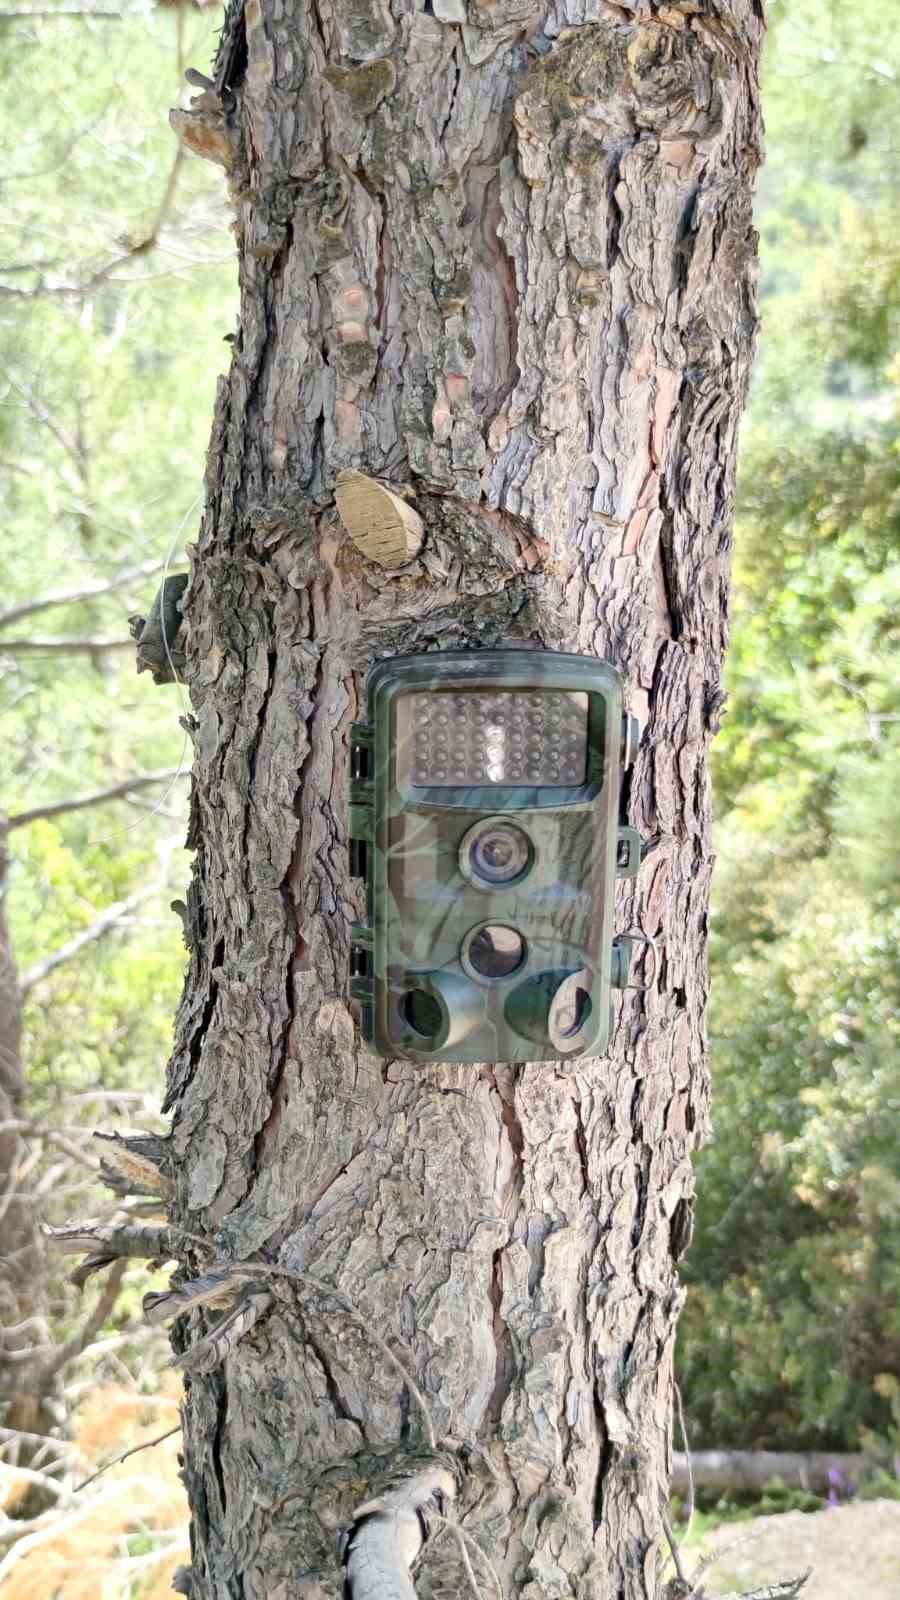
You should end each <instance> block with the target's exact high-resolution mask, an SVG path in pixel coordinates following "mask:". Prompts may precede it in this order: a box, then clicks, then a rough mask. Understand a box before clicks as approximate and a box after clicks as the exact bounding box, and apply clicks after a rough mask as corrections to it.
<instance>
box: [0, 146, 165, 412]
mask: <svg viewBox="0 0 900 1600" xmlns="http://www.w3.org/2000/svg"><path fill="white" fill-rule="evenodd" d="M184 158H185V157H184V150H183V148H182V146H181V144H180V143H179V144H178V145H177V146H176V149H175V155H174V157H173V160H172V165H171V167H170V169H169V173H168V176H167V178H166V183H165V188H164V189H163V194H162V199H161V201H160V203H159V206H158V207H157V210H156V214H155V216H154V218H153V221H152V222H151V224H150V230H149V232H148V233H146V234H144V236H143V237H142V238H140V239H136V240H135V241H134V243H133V244H130V245H129V246H128V247H127V249H125V250H123V251H122V252H121V253H120V254H119V255H117V256H111V257H110V259H109V260H108V261H105V262H103V264H102V266H99V267H97V268H95V270H94V271H93V272H92V273H90V275H89V276H88V277H87V278H85V280H84V282H83V283H57V284H49V283H42V282H40V281H39V282H38V284H37V286H36V287H35V288H34V289H14V288H11V287H10V286H9V285H8V284H0V295H2V296H4V297H6V298H7V299H13V300H37V299H40V298H41V297H50V296H58V297H59V298H61V299H74V300H84V299H86V298H87V296H88V295H90V294H92V293H93V292H94V290H95V289H99V288H100V287H101V286H102V285H103V284H105V283H124V282H128V281H129V280H128V279H127V278H117V277H115V276H114V274H115V272H116V269H117V268H118V267H121V266H124V265H125V264H126V263H127V262H129V261H133V260H135V259H136V258H137V257H138V256H145V255H149V254H150V252H151V251H152V250H155V249H156V246H157V245H158V244H159V236H160V233H161V232H162V229H163V225H164V223H165V221H166V217H167V215H168V213H169V211H170V209H171V206H172V202H173V200H174V198H175V191H176V189H177V187H178V177H179V174H180V172H181V167H182V164H183V162H184ZM10 381H11V382H13V386H14V387H16V388H18V387H19V386H18V385H17V384H16V383H15V381H14V380H10ZM19 392H20V393H22V390H21V389H20V390H19Z"/></svg>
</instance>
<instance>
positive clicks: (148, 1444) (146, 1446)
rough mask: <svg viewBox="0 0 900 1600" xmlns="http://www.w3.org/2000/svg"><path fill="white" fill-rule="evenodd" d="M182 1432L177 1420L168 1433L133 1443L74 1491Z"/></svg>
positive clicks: (79, 1484)
mask: <svg viewBox="0 0 900 1600" xmlns="http://www.w3.org/2000/svg"><path fill="white" fill-rule="evenodd" d="M180 1432H181V1423H180V1422H176V1424H175V1426H174V1428H169V1430H168V1432H167V1433H158V1434H157V1436H156V1438H155V1439H145V1440H144V1443H143V1444H133V1445H132V1446H131V1449H130V1450H123V1451H122V1454H121V1455H120V1456H113V1458H112V1460H111V1461H105V1462H104V1464H103V1466H102V1467H98V1468H97V1471H96V1472H92V1473H91V1475H90V1477H89V1478H84V1479H83V1480H82V1482H81V1483H76V1485H75V1487H74V1489H73V1490H72V1493H73V1494H80V1493H81V1490H82V1489H86V1488H87V1486H88V1484H89V1483H94V1482H95V1481H96V1480H97V1478H102V1476H103V1474H104V1472H108V1471H109V1469H110V1467H117V1466H118V1465H119V1462H120V1461H127V1460H128V1457H129V1456H136V1455H137V1454H138V1452H139V1451H141V1450H152V1449H153V1446H154V1445H157V1444H162V1443H163V1442H164V1440H166V1439H171V1438H172V1437H173V1435H174V1434H176V1433H180Z"/></svg>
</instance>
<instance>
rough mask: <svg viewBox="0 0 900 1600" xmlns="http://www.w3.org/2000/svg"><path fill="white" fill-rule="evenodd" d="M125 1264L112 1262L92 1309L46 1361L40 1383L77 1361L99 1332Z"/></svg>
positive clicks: (113, 1302) (109, 1312) (112, 1307)
mask: <svg viewBox="0 0 900 1600" xmlns="http://www.w3.org/2000/svg"><path fill="white" fill-rule="evenodd" d="M126 1266H127V1262H126V1261H122V1260H119V1261H115V1262H114V1263H113V1267H112V1271H111V1272H110V1274H109V1276H108V1278H107V1280H106V1283H105V1284H104V1287H103V1292H102V1294H100V1295H99V1296H98V1298H97V1304H96V1305H95V1306H94V1309H93V1311H92V1312H91V1314H90V1316H89V1317H88V1318H87V1319H86V1321H85V1323H84V1326H83V1327H82V1328H81V1330H80V1331H79V1332H78V1333H76V1334H75V1336H74V1337H73V1338H72V1339H69V1340H68V1342H67V1343H66V1344H64V1345H63V1347H62V1349H61V1350H59V1351H57V1353H56V1355H55V1356H54V1357H53V1359H52V1361H48V1363H47V1365H46V1367H45V1368H44V1370H43V1372H42V1374H41V1382H42V1384H46V1385H49V1383H50V1381H51V1379H53V1378H55V1377H56V1374H57V1373H58V1372H62V1369H63V1367H67V1366H68V1365H69V1362H70V1361H77V1359H78V1357H79V1356H80V1355H83V1354H84V1352H85V1350H86V1349H87V1347H88V1345H89V1344H90V1343H91V1340H92V1339H93V1338H94V1337H95V1336H96V1335H97V1334H98V1333H99V1332H100V1329H101V1328H102V1327H103V1324H104V1323H105V1322H106V1320H107V1318H108V1317H111V1316H112V1314H113V1311H114V1310H115V1306H116V1301H117V1300H118V1298H119V1291H120V1290H121V1288H122V1279H123V1278H124V1276H125V1268H126Z"/></svg>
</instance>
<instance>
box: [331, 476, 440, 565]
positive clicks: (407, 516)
mask: <svg viewBox="0 0 900 1600" xmlns="http://www.w3.org/2000/svg"><path fill="white" fill-rule="evenodd" d="M334 498H335V503H336V505H337V509H338V516H339V517H340V519H341V522H342V523H343V524H344V527H345V528H346V530H347V532H348V533H349V535H350V537H351V539H352V540H353V543H354V544H355V545H356V548H357V550H360V551H361V552H362V554H363V555H364V556H365V557H366V559H367V560H368V561H375V562H377V564H378V565H379V566H380V567H403V566H405V565H406V563H407V562H408V561H413V560H414V559H415V557H416V556H417V555H418V554H419V551H420V550H421V548H422V545H423V543H424V540H425V524H424V522H423V521H422V518H421V517H420V516H419V513H418V512H417V511H414V510H413V508H412V506H410V505H407V503H406V501H405V500H403V499H401V497H400V495H398V494H395V493H394V492H393V490H392V489H387V488H385V486H384V484H383V483H379V482H378V481H377V479H376V478H367V477H366V475H365V473H364V472H351V471H349V470H347V471H344V472H339V473H338V476H337V487H336V488H335V491H334Z"/></svg>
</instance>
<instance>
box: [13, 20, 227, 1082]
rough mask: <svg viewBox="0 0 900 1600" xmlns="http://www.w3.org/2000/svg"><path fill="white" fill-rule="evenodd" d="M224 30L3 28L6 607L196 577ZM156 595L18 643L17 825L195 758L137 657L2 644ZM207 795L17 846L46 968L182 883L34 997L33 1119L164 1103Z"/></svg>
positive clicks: (86, 624) (175, 25) (128, 591)
mask: <svg viewBox="0 0 900 1600" xmlns="http://www.w3.org/2000/svg"><path fill="white" fill-rule="evenodd" d="M219 23H220V18H219V17H218V16H216V15H215V14H213V15H212V16H210V14H209V13H206V14H205V15H201V14H199V13H196V12H188V11H184V12H177V13H176V12H172V11H167V10H158V9H146V10H141V11H140V12H133V13H131V14H128V15H125V16H123V17H122V18H120V19H118V20H117V19H115V18H112V19H109V20H102V21H100V20H98V21H93V22H92V21H87V20H85V18H83V17H72V18H70V19H65V18H59V17H57V18H53V19H44V20H42V19H41V18H33V19H28V20H23V19H16V20H15V21H9V20H8V21H6V22H0V51H2V52H3V54H4V55H5V57H6V61H7V65H8V69H9V71H8V76H7V82H8V92H7V94H6V95H5V96H4V100H3V104H2V105H0V124H2V125H3V126H2V134H0V138H3V142H4V146H5V148H7V149H10V150H13V149H14V150H15V152H16V154H15V159H14V161H12V162H8V163H7V169H8V175H7V176H6V177H5V178H4V180H3V186H2V191H0V208H2V220H3V224H4V246H3V252H2V259H0V458H2V463H3V465H4V466H7V467H8V468H9V470H8V471H0V516H2V525H3V530H4V532H3V539H4V545H5V548H6V551H7V552H8V556H9V560H8V561H7V562H6V563H5V567H6V568H7V569H8V573H9V581H8V582H7V584H6V585H5V592H4V595H3V599H2V607H3V608H5V607H8V606H9V607H11V606H13V605H15V604H16V603H18V602H22V601H30V600H32V599H34V598H36V597H40V596H42V595H45V594H50V593H53V592H54V591H59V590H63V591H70V590H78V589H79V588H80V587H81V586H82V585H83V584H84V583H91V582H94V581H98V580H99V581H104V580H107V581H108V580H110V579H113V578H115V577H117V576H118V575H119V574H120V573H122V572H127V571H128V570H129V569H132V568H135V567H137V566H139V565H140V564H141V563H143V562H146V561H148V560H156V561H157V562H159V563H163V562H166V561H168V560H170V559H174V560H182V561H183V550H184V544H185V540H186V539H187V538H188V537H189V536H190V534H191V532H192V531H193V527H194V526H195V525H196V521H197V519H198V517H199V508H200V503H201V499H200V495H201V482H200V478H201V472H202V465H203V460H204V454H205V448H206V442H207V438H208V432H209V419H210V416H211V412H212V403H213V392H214V386H215V380H216V375H217V373H218V372H219V371H220V370H221V369H222V367H223V366H224V364H225V357H226V355H227V347H226V346H224V345H223V343H222V338H223V335H224V334H226V333H227V332H229V331H230V328H231V326H232V325H233V313H234V306H235V282H234V279H235V272H234V263H233V249H232V245H231V240H230V236H229V221H230V218H229V215H228V211H227V206H226V203H225V197H224V184H223V181H222V177H221V174H219V173H218V172H216V171H215V170H214V169H213V168H211V167H210V166H209V165H208V164H207V163H205V162H201V161H198V160H196V159H195V158H186V157H182V156H180V155H179V153H178V147H177V144H176V141H175V138H174V135H173V134H172V132H171V130H170V129H169V127H168V122H167V108H168V106H169V105H171V104H174V103H175V102H176V101H177V98H178V96H179V93H180V92H181V89H182V87H183V85H182V82H181V80H182V76H183V70H184V67H185V65H186V64H187V62H188V61H195V62H199V64H201V65H204V66H205V65H206V63H207V61H208V60H209V58H210V56H211V53H212V50H213V48H214V41H215V34H216V30H217V28H218V26H219ZM10 91H11V92H10ZM23 104H25V105H27V106H28V107H29V115H28V117H27V118H23V117H22V115H21V107H22V105H23ZM3 136H5V137H3ZM148 240H149V241H150V244H149V246H147V247H146V248H145V244H146V241H148ZM154 240H155V243H154V242H153V241H154ZM158 582H159V576H158V575H156V574H153V575H148V576H147V577H146V578H137V579H136V580H135V581H134V582H133V583H131V584H130V585H128V586H126V587H123V588H121V589H118V590H115V591H114V592H112V593H110V594H108V595H106V596H104V597H102V598H98V599H96V600H92V601H89V602H84V601H81V602H78V603H76V604H72V605H68V606H62V607H54V608H52V609H49V610H46V611H43V612H40V613H38V614H35V615H34V616H33V617H29V618H27V619H25V620H23V621H22V622H21V623H19V624H15V625H13V626H11V627H10V628H9V629H8V630H0V667H2V676H3V683H2V688H0V716H2V718H3V735H4V745H5V748H6V749H7V750H9V751H11V752H12V760H11V762H10V764H9V769H8V770H7V772H6V774H5V783H4V787H3V794H2V801H0V803H2V805H3V807H4V808H5V809H6V810H8V811H9V812H10V813H15V812H16V811H18V810H20V809H25V808H31V807H34V806H36V805H39V804H41V803H42V802H52V801H55V800H59V799H68V798H71V797H73V796H74V795H76V794H80V793H90V792H91V791H92V790H96V789H102V788H105V787H107V786H109V785H110V784H113V783H116V782H118V781H120V780H122V779H125V778H128V777H130V776H132V775H134V774H136V773H140V772H141V771H145V770H158V769H165V768H175V767H177V766H178V765H180V764H182V763H183V762H184V760H185V758H186V756H188V754H189V753H188V751H187V741H186V739H185V736H184V734H183V732H182V730H181V728H180V727H179V726H178V718H179V716H180V715H181V714H183V712H184V711H185V710H186V709H187V706H186V701H185V700H184V696H183V691H181V690H178V689H177V688H173V687H168V688H164V689H160V688H157V687H155V686H154V685H153V684H152V682H151V680H150V678H149V676H148V675H144V676H142V677H140V678H139V677H137V676H136V674H135V671H134V656H133V652H132V651H130V650H128V651H122V652H121V653H109V654H102V655H97V656H90V655H84V656H62V655H56V654H47V655H46V656H34V655H17V654H16V653H14V652H13V653H10V654H8V655H5V654H4V653H3V651H2V645H3V642H4V639H5V638H6V637H7V636H10V637H13V638H16V637H32V638H44V637H47V636H51V637H55V636H78V637H87V638H97V639H110V638H118V639H123V638H127V636H128V628H127V618H128V616H129V613H131V612H134V611H140V612H142V613H145V612H146V611H147V609H148V608H149V605H150V602H151V600H152V597H153V593H154V591H155V589H156V587H157V585H158ZM186 792H187V785H186V783H184V782H181V781H179V782H176V783H174V784H173V785H172V786H171V788H170V791H169V792H166V789H165V786H163V785H161V786H160V787H159V788H154V789H146V790H143V791H141V793H140V794H139V795H135V796H134V799H133V802H132V803H130V804H128V803H122V802H119V803H117V804H108V805H105V806H103V807H100V808H96V809H91V810H88V811H83V812H73V813H72V814H71V815H63V816H60V817H58V818H55V819H53V820H52V821H42V822H37V823H34V824H32V825H30V826H28V827H24V828H21V829H17V830H15V831H14V832H13V833H12V834H11V836H10V843H11V847H12V850H13V865H12V871H11V883H10V895H9V906H10V918H11V924H12V932H13V941H14V948H15V952H16V957H17V961H18V964H19V966H20V969H21V970H23V971H24V970H27V969H29V968H30V967H32V965H33V964H35V963H37V962H39V961H41V960H43V959H45V958H46V957H47V955H48V954H49V953H51V952H52V951H54V950H56V949H58V948H60V947H62V946H64V945H65V944H66V943H67V942H68V941H69V940H71V939H72V938H73V937H74V936H76V935H77V934H79V933H80V932H83V931H84V930H85V929H87V928H89V927H90V926H91V924H93V923H94V922H95V921H96V919H97V917H98V916H99V915H100V914H101V913H102V912H103V911H104V910H105V909H106V908H107V907H109V906H110V905H112V904H115V903H116V902H119V901H121V900H126V899H128V898H129V897H130V896H131V895H133V894H134V893H135V891H139V890H140V889H141V888H142V887H144V886H151V885H153V884H154V883H155V882H157V881H158V885H159V891H158V894H157V895H156V896H155V897H153V898H152V899H150V900H148V901H147V902H146V903H144V904H142V905H141V906H140V907H139V908H138V909H137V910H136V911H135V912H134V914H133V915H132V916H131V917H130V918H129V919H128V920H127V921H126V923H125V925H124V927H123V928H122V929H121V930H120V931H116V932H115V933H112V934H107V935H105V936H104V938H103V939H102V940H98V941H97V942H95V943H91V944H89V945H87V946H86V947H85V949H84V950H83V951H82V952H81V954H80V955H79V956H78V959H77V961H76V960H73V961H72V962H71V963H66V964H63V965H61V966H60V967H59V968H58V969H57V971H55V972H54V973H52V974H51V975H50V976H48V977H47V978H45V979H42V980H41V982H40V983H39V984H37V985H36V986H35V988H34V990H33V991H32V994H31V995H30V997H29V1003H28V1005H27V1008H26V1040H25V1048H26V1055H27V1060H28V1071H29V1080H30V1084H31V1089H32V1097H33V1106H34V1109H35V1110H40V1109H41V1107H42V1106H45V1105H46V1104H48V1103H49V1102H50V1101H52V1099H53V1097H54V1096H55V1095H56V1094H57V1093H58V1092H59V1091H60V1090H61V1089H63V1088H65V1089H66V1090H71V1089H73V1088H77V1087H80V1088H87V1087H90V1086H92V1085H95V1084H103V1085H105V1086H107V1087H111V1086H116V1087H127V1086H131V1087H134V1088H143V1087H150V1086H151V1085H152V1086H153V1087H154V1088H155V1089H157V1090H158V1087H159V1083H160V1074H161V1068H162V1064H163V1062H164V1060H165V1057H166V1055H167V1053H168V1047H169V1039H170V1036H171V1023H172V1016H173V1014H174V1010H175V1006H176V1003H177V997H178V990H179V986H180V975H181V971H182V968H183V957H184V951H183V946H182V941H181V929H180V926H179V924H178V921H177V919H176V918H175V917H174V916H172V914H171V913H170V912H169V911H168V909H167V907H168V902H169V901H170V900H171V899H172V897H173V894H175V893H182V892H183V884H184V879H185V875H186V864H185V861H184V859H183V857H182V856H181V854H180V850H179V849H178V846H180V843H181V840H182V839H183V837H184V807H185V797H186ZM154 805H158V806H159V808H160V809H159V811H158V812H157V813H156V814H154V812H153V807H154Z"/></svg>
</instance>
